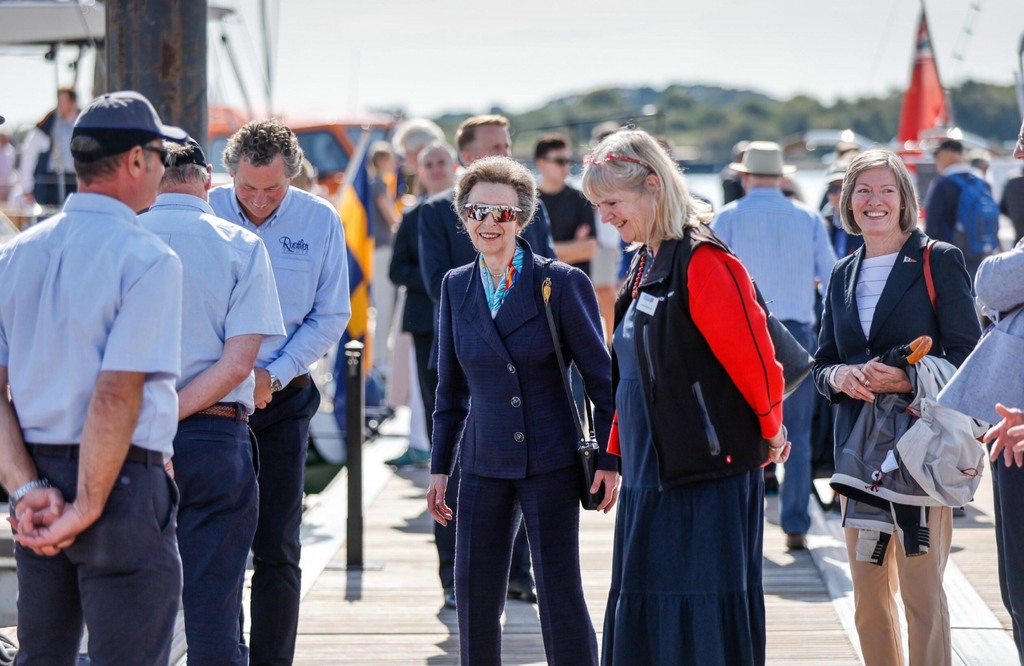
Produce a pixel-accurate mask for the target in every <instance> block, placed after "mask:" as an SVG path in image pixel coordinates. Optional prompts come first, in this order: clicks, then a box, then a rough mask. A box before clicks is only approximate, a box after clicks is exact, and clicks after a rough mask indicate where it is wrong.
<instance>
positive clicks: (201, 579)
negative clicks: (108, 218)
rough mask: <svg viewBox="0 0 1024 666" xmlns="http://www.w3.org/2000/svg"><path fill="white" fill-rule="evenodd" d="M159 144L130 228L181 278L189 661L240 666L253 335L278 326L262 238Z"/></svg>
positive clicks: (180, 468)
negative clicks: (177, 262)
mask: <svg viewBox="0 0 1024 666" xmlns="http://www.w3.org/2000/svg"><path fill="white" fill-rule="evenodd" d="M164 147H165V148H167V150H168V152H169V155H168V158H167V162H166V165H165V166H166V170H165V172H164V177H163V180H162V181H161V182H160V194H159V196H157V198H156V203H154V204H153V207H152V208H150V209H149V211H148V212H147V213H145V214H143V215H142V216H141V217H140V218H139V221H140V222H141V223H142V226H143V227H145V228H146V229H149V230H150V231H152V232H153V233H154V234H156V235H157V236H159V237H160V238H161V239H163V240H164V242H166V243H167V244H168V245H169V246H170V248H171V249H172V250H174V252H175V253H176V254H177V255H178V257H179V258H180V259H181V263H182V270H183V273H184V280H183V294H184V296H183V303H182V315H183V316H182V322H181V378H180V379H179V380H178V419H179V421H178V433H177V435H176V436H175V438H174V462H173V465H174V467H173V470H174V480H175V481H176V482H177V484H178V489H179V491H180V492H181V503H180V506H179V507H178V550H179V552H180V553H181V565H182V572H183V574H184V588H183V590H182V601H183V606H184V609H185V636H186V638H187V641H188V663H189V664H190V665H191V666H198V665H202V664H210V665H214V666H226V665H228V664H237V665H238V666H245V664H248V663H249V651H248V648H246V646H245V644H244V643H243V642H242V641H241V640H240V638H241V637H240V632H239V625H238V614H239V612H240V611H241V609H242V587H243V584H244V582H245V562H246V559H247V557H248V554H249V546H250V545H251V544H252V537H253V534H255V532H256V516H257V508H258V497H257V489H256V468H255V466H254V465H253V448H252V443H251V441H250V439H249V415H250V414H252V413H253V410H254V409H255V405H254V403H253V389H254V388H255V385H256V381H255V375H254V374H253V364H254V363H255V362H256V354H257V353H258V352H259V348H260V343H261V342H262V341H263V340H264V339H266V338H268V337H269V338H274V337H278V338H280V337H283V336H284V322H283V321H282V319H281V306H280V304H279V303H278V297H277V287H276V285H275V283H274V273H273V270H272V269H271V267H270V259H269V258H268V256H267V250H266V248H265V247H264V246H263V241H262V240H260V238H259V237H258V236H256V234H253V233H251V232H249V231H246V230H245V229H243V228H241V227H240V226H238V225H236V224H231V223H230V222H228V221H226V220H222V219H220V218H218V217H216V216H215V215H214V212H213V209H212V208H210V205H209V203H207V192H208V190H209V189H210V176H211V174H212V171H213V169H212V168H211V167H210V165H209V164H208V163H207V161H206V155H205V154H204V153H203V149H202V148H201V147H200V146H199V144H198V143H196V142H195V141H194V140H193V139H188V140H187V141H186V142H185V143H184V144H178V143H170V142H168V143H165V144H164Z"/></svg>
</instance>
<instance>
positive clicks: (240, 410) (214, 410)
mask: <svg viewBox="0 0 1024 666" xmlns="http://www.w3.org/2000/svg"><path fill="white" fill-rule="evenodd" d="M196 414H206V415H207V416H220V417H223V418H226V419H231V420H232V421H234V420H235V419H237V418H241V419H242V422H243V423H248V422H249V413H248V412H246V411H245V407H243V406H242V405H241V404H239V403H237V402H218V403H217V404H216V405H212V406H210V407H207V408H206V409H200V410H199V411H198V412H196Z"/></svg>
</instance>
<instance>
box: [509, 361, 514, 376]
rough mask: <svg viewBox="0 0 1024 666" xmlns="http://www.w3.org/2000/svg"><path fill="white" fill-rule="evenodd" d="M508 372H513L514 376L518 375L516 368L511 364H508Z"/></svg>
mask: <svg viewBox="0 0 1024 666" xmlns="http://www.w3.org/2000/svg"><path fill="white" fill-rule="evenodd" d="M508 371H509V372H511V373H512V374H513V375H514V374H516V366H514V365H512V364H511V363H509V364H508Z"/></svg>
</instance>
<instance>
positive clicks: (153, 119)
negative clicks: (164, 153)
mask: <svg viewBox="0 0 1024 666" xmlns="http://www.w3.org/2000/svg"><path fill="white" fill-rule="evenodd" d="M78 136H89V137H92V138H93V139H95V140H96V141H97V142H98V143H99V144H100V148H98V149H95V150H90V151H87V152H83V151H80V150H74V149H72V151H71V154H72V155H73V156H74V158H75V159H76V160H80V161H83V162H91V161H94V160H97V159H99V158H101V157H106V156H108V155H117V154H119V153H123V152H125V151H127V150H130V149H131V148H134V147H135V146H141V145H143V144H146V143H149V142H150V141H152V140H153V139H158V138H163V139H169V140H171V141H177V142H184V141H185V139H187V138H188V133H187V132H185V130H183V129H181V128H180V127H174V126H173V125H164V124H163V123H162V122H161V121H160V116H158V115H157V113H156V109H154V108H153V105H152V104H150V103H149V100H148V99H146V98H145V97H143V96H142V95H140V94H139V93H137V92H135V91H134V90H122V91H119V92H112V93H106V94H104V95H100V96H99V97H97V98H96V99H94V100H93V101H92V102H90V103H89V105H88V106H86V107H85V109H83V110H82V112H81V113H80V114H78V119H77V120H76V121H75V128H74V130H73V131H72V133H71V138H72V139H74V138H75V137H78Z"/></svg>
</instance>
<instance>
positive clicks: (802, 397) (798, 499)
mask: <svg viewBox="0 0 1024 666" xmlns="http://www.w3.org/2000/svg"><path fill="white" fill-rule="evenodd" d="M783 323H784V324H785V325H786V328H787V329H789V332H790V333H792V334H793V337H794V338H796V341H797V342H799V343H800V344H801V345H803V347H804V349H806V350H807V353H808V354H811V355H813V354H814V352H815V350H816V349H817V345H816V343H815V335H814V329H813V327H812V326H811V325H810V324H801V323H799V322H795V321H784V322H783ZM815 395H816V393H815V389H814V383H813V382H812V381H811V378H810V376H808V377H807V379H805V380H804V383H803V384H801V385H800V388H798V389H797V390H796V391H793V393H792V394H790V396H789V397H788V398H786V401H785V402H784V403H783V405H782V422H783V423H784V424H785V425H786V429H787V430H788V431H789V441H790V442H792V443H793V447H792V449H791V450H790V453H789V459H788V460H787V461H786V463H785V468H786V478H785V479H783V482H782V485H781V486H780V487H779V523H781V524H782V531H783V532H785V533H786V534H794V533H796V534H806V533H807V530H808V529H810V527H811V517H810V514H808V513H807V503H808V502H809V501H810V497H811V419H812V418H813V416H814V396H815Z"/></svg>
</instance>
